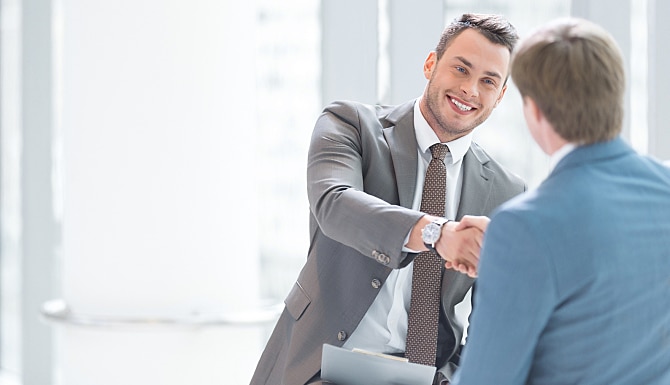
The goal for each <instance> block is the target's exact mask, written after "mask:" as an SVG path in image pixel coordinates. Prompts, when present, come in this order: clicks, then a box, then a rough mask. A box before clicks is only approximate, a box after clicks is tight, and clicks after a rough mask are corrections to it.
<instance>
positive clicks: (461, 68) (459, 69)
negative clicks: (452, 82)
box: [456, 67, 465, 73]
mask: <svg viewBox="0 0 670 385" xmlns="http://www.w3.org/2000/svg"><path fill="white" fill-rule="evenodd" d="M456 71H458V72H461V73H465V68H463V67H456Z"/></svg>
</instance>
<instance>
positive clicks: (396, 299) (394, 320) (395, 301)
mask: <svg viewBox="0 0 670 385" xmlns="http://www.w3.org/2000/svg"><path fill="white" fill-rule="evenodd" d="M419 100H420V98H419V99H417V101H416V102H415V103H414V128H415V131H416V140H417V144H418V146H417V151H418V154H419V162H418V167H417V174H416V175H417V178H416V192H415V195H414V201H413V203H412V209H414V210H419V208H420V207H421V193H422V192H423V182H424V179H425V175H426V169H427V168H428V163H429V162H430V159H431V154H430V149H429V148H430V146H432V145H433V144H435V143H439V141H440V140H439V139H438V137H437V135H436V134H435V132H433V129H432V128H431V127H430V126H429V125H428V122H426V119H425V118H424V117H423V115H422V114H421V111H420V110H419ZM471 142H472V133H470V134H468V135H465V136H463V137H461V138H459V139H456V140H454V141H451V142H449V143H445V144H446V145H447V146H448V147H449V153H447V156H446V157H445V159H444V163H445V164H446V166H447V204H446V207H445V217H446V218H448V219H455V217H456V211H457V209H458V204H459V202H460V196H461V187H462V185H463V177H462V173H461V170H462V165H463V157H464V156H465V153H466V152H467V151H468V149H469V148H470V144H471ZM405 251H407V250H405ZM412 269H413V263H410V264H409V265H408V266H406V267H405V268H403V269H395V270H393V271H392V272H391V274H390V275H389V276H388V278H387V280H386V282H385V283H384V285H383V286H382V287H381V289H380V292H379V294H378V295H377V298H376V299H375V301H374V302H373V303H372V305H371V306H370V308H369V309H368V311H367V313H366V314H365V316H364V317H363V319H362V320H361V323H360V324H359V325H358V327H357V328H356V330H355V331H354V332H353V333H352V334H351V337H350V338H349V339H348V340H347V341H346V342H345V343H344V347H345V348H348V349H353V348H359V349H365V350H368V351H372V352H379V353H401V352H404V351H405V338H406V336H407V314H408V313H409V305H410V299H411V294H412Z"/></svg>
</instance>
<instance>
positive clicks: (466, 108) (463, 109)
mask: <svg viewBox="0 0 670 385" xmlns="http://www.w3.org/2000/svg"><path fill="white" fill-rule="evenodd" d="M451 102H452V103H454V105H455V106H456V107H458V109H459V110H461V111H470V110H472V107H470V106H466V105H465V104H463V103H461V102H459V101H457V100H456V99H451Z"/></svg>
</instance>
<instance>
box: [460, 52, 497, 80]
mask: <svg viewBox="0 0 670 385" xmlns="http://www.w3.org/2000/svg"><path fill="white" fill-rule="evenodd" d="M456 59H458V60H459V61H460V62H461V63H463V65H465V66H466V67H468V68H470V69H472V68H473V66H472V63H471V62H470V61H469V60H468V59H466V58H464V57H463V56H456ZM484 73H485V74H486V75H488V76H491V77H494V78H498V79H501V80H502V76H501V75H500V74H499V73H497V72H493V71H484Z"/></svg>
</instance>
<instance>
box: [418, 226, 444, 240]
mask: <svg viewBox="0 0 670 385" xmlns="http://www.w3.org/2000/svg"><path fill="white" fill-rule="evenodd" d="M441 231H442V226H440V225H438V224H435V223H429V224H427V225H426V227H424V228H423V230H421V238H423V241H424V242H425V243H428V244H431V245H432V244H434V243H435V242H437V240H438V239H440V233H441Z"/></svg>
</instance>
